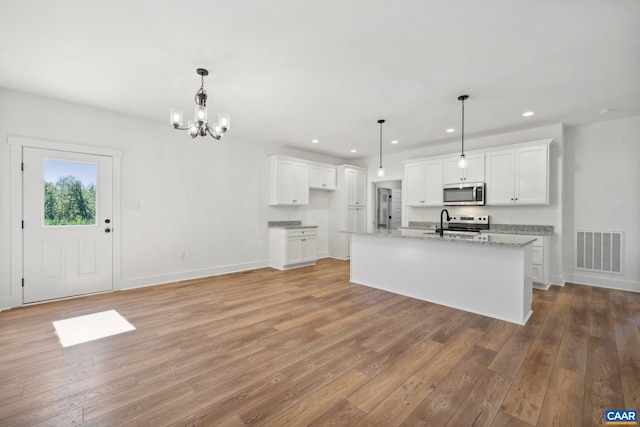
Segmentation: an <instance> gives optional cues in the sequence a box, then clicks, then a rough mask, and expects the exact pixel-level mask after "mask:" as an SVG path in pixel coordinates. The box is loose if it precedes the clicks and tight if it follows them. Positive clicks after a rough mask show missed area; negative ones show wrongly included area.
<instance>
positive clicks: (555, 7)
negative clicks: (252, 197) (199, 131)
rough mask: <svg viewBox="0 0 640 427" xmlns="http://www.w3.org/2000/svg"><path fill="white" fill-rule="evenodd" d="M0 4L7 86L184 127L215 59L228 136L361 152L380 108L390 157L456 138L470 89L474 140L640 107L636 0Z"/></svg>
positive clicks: (211, 82)
mask: <svg viewBox="0 0 640 427" xmlns="http://www.w3.org/2000/svg"><path fill="white" fill-rule="evenodd" d="M0 11H1V13H0V86H1V87H6V88H10V89H15V90H19V91H24V92H29V93H34V94H38V95H43V96H47V97H52V98H57V99H62V100H66V101H71V102H75V103H80V104H86V105H89V106H93V107H99V108H105V109H108V110H113V111H117V112H122V113H126V114H133V115H136V116H142V117H146V118H150V119H153V120H158V121H164V122H166V123H167V132H175V131H174V130H172V128H171V126H170V125H169V122H168V117H169V113H168V112H169V108H170V107H179V108H182V109H183V110H184V111H185V116H187V117H186V118H189V117H190V116H191V115H192V114H193V113H192V111H193V96H194V94H195V92H196V91H197V90H198V88H199V86H200V77H199V76H197V75H196V73H195V70H196V68H198V67H204V68H208V69H209V71H210V72H211V74H210V75H209V77H207V78H206V79H205V88H206V89H207V90H208V93H209V102H208V106H209V110H210V112H209V114H210V115H211V114H216V113H217V112H228V113H230V114H231V125H232V127H231V130H230V133H229V134H228V135H227V136H226V137H225V139H224V140H223V142H221V143H234V140H236V141H238V143H241V141H243V140H251V141H258V142H259V141H264V142H269V143H272V142H277V143H281V144H283V145H288V146H293V147H297V148H301V149H305V150H309V151H316V152H319V153H323V154H327V155H331V156H335V157H341V158H343V159H353V158H359V157H366V156H372V155H377V153H378V142H379V127H378V124H377V120H378V119H380V118H383V119H386V120H387V123H386V124H385V125H384V135H385V137H384V140H385V152H393V151H399V150H406V149H408V148H410V147H411V148H415V146H416V145H426V144H438V143H443V142H446V141H452V140H453V141H455V140H459V138H460V132H459V131H460V129H459V128H460V102H459V101H458V100H457V98H458V95H462V94H468V95H469V96H470V97H469V99H468V100H467V101H466V102H465V137H473V136H479V135H486V134H490V133H496V132H504V131H508V130H515V129H520V128H529V127H535V126H539V125H546V124H550V123H566V124H569V125H573V124H579V123H589V122H594V121H599V120H609V119H614V118H617V117H627V116H632V115H638V114H640V101H639V97H640V1H638V0H519V1H514V0H484V1H479V0H227V1H219V0H189V1H175V0H172V1H168V0H112V1H86V0H55V1H53V0H29V1H24V0H0ZM603 108H613V109H615V110H614V111H613V112H611V113H609V114H601V113H600V112H599V111H600V110H601V109H603ZM527 110H533V111H535V115H534V116H533V117H530V118H523V117H522V113H523V112H524V111H527ZM69 119H70V122H72V121H73V118H69ZM449 127H454V128H455V129H456V131H455V132H454V133H452V134H447V133H445V130H446V129H447V128H449ZM185 138H188V136H187V135H186V134H185ZM312 139H318V140H319V141H320V142H319V143H318V144H312V143H311V140H312ZM392 139H397V140H399V141H400V143H399V144H397V145H394V146H391V145H389V146H387V145H386V144H387V142H388V141H390V140H392ZM211 142H212V143H216V144H218V143H220V142H216V141H214V140H211ZM352 148H355V149H357V150H358V151H357V153H355V154H353V153H350V149H352Z"/></svg>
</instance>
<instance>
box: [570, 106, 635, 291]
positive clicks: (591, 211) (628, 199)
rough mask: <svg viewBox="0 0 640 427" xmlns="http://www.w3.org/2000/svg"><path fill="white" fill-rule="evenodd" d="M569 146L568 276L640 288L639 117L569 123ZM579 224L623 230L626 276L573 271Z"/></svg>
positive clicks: (586, 226) (603, 284) (629, 288)
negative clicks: (619, 209) (618, 207)
mask: <svg viewBox="0 0 640 427" xmlns="http://www.w3.org/2000/svg"><path fill="white" fill-rule="evenodd" d="M565 145H566V150H567V158H566V164H565V165H566V173H567V180H566V181H567V182H566V186H565V192H566V209H565V222H566V224H567V226H566V227H565V233H564V240H565V271H566V272H567V277H566V279H567V281H572V282H577V283H587V284H595V285H598V286H604V287H611V288H617V289H626V290H633V291H636V292H640V116H636V117H631V118H625V119H619V120H611V121H607V122H600V123H595V124H589V125H582V126H576V127H569V128H567V129H566V132H565ZM613 205H622V208H623V209H622V212H612V207H613ZM577 229H586V230H602V231H623V232H624V236H625V257H624V261H625V262H624V265H625V272H624V275H617V274H604V273H585V272H584V271H580V270H575V269H574V265H575V230H577Z"/></svg>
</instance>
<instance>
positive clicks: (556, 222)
mask: <svg viewBox="0 0 640 427" xmlns="http://www.w3.org/2000/svg"><path fill="white" fill-rule="evenodd" d="M549 138H553V143H552V144H551V147H550V154H549V168H550V171H549V173H550V179H549V181H550V185H549V200H550V203H549V205H548V206H459V207H458V206H451V207H448V208H447V210H448V211H449V213H450V214H451V215H462V214H464V215H481V214H482V215H490V218H491V222H492V223H495V224H532V225H553V226H554V234H553V236H552V241H551V273H550V278H551V281H552V282H553V283H557V284H562V283H563V259H562V256H563V251H562V236H563V233H562V229H563V217H562V186H563V155H564V153H563V151H564V135H563V126H562V125H561V124H557V125H551V126H543V127H538V128H532V129H527V130H522V131H517V132H507V133H502V134H498V135H492V136H486V137H482V138H471V139H465V152H468V151H473V150H476V149H482V148H490V147H499V146H503V145H508V144H517V143H521V142H528V141H536V140H541V139H549ZM444 154H452V155H453V156H458V155H459V154H460V142H459V141H458V142H452V143H448V144H442V145H437V146H432V147H424V148H418V149H415V150H410V151H404V152H401V153H396V154H390V155H385V156H384V157H383V164H384V168H385V178H384V179H385V180H393V179H404V163H403V162H404V161H407V160H413V159H419V158H423V157H429V156H439V155H444ZM378 162H379V159H378V157H375V156H374V157H370V158H368V159H366V165H367V167H368V169H369V177H368V178H369V180H370V181H372V182H375V181H378V180H380V178H378V177H377V176H376V168H377V166H378ZM441 210H442V207H420V208H412V207H406V208H405V211H404V213H403V223H404V224H406V223H407V222H408V221H439V220H440V211H441Z"/></svg>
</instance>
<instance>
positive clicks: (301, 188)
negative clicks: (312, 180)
mask: <svg viewBox="0 0 640 427" xmlns="http://www.w3.org/2000/svg"><path fill="white" fill-rule="evenodd" d="M277 168H278V171H277V186H278V194H277V202H278V203H277V204H283V205H308V204H309V167H308V166H307V165H305V164H304V163H296V162H292V161H289V160H278V165H277Z"/></svg>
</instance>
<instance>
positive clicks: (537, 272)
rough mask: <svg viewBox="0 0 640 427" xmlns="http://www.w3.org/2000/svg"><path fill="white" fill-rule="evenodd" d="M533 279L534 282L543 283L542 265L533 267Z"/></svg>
mask: <svg viewBox="0 0 640 427" xmlns="http://www.w3.org/2000/svg"><path fill="white" fill-rule="evenodd" d="M531 278H532V279H533V281H534V282H538V283H543V279H544V267H543V266H541V265H532V266H531Z"/></svg>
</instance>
